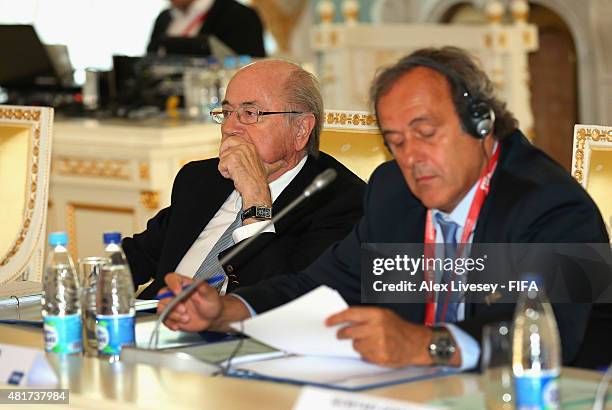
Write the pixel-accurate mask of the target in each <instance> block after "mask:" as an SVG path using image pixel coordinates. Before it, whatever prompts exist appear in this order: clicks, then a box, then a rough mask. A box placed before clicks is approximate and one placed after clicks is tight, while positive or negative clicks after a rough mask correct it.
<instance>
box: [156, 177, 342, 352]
mask: <svg viewBox="0 0 612 410" xmlns="http://www.w3.org/2000/svg"><path fill="white" fill-rule="evenodd" d="M337 175H338V174H337V172H336V170H335V169H332V168H328V169H326V170H325V171H323V172H321V173H320V174H319V175H317V176H316V177H315V179H313V180H312V182H311V183H310V185H308V186H307V187H306V189H304V191H303V192H302V193H301V194H300V196H298V197H297V198H295V199H294V200H293V201H292V202H291V203H290V204H289V205H287V206H286V207H285V208H283V209H282V210H281V211H280V212H279V213H278V214H277V215H274V216H273V217H272V219H270V220H269V221H267V222H266V223H265V224H262V225H261V226H260V227H259V228H258V229H257V231H256V232H255V234H253V236H251V237H249V238H247V239H245V240H243V241H242V242H240V243H239V244H238V246H236V247H235V248H234V249H232V250H231V251H230V252H228V254H227V255H225V256H224V257H222V258H221V259H219V264H220V265H221V266H223V265H224V264H226V263H227V262H229V261H230V260H231V259H232V258H233V257H234V256H236V255H237V254H238V253H240V252H241V251H242V250H243V249H244V248H246V247H247V246H249V244H250V243H251V242H253V241H254V240H255V239H257V237H258V236H259V235H260V234H261V232H262V231H263V230H265V229H266V228H267V227H268V226H270V225H272V224H274V223H276V222H278V221H279V220H281V219H282V218H284V216H285V215H287V214H288V213H289V212H290V211H291V210H292V209H293V208H295V207H296V206H298V205H299V204H300V203H301V202H302V201H304V200H305V199H306V198H309V197H310V196H312V195H313V194H315V193H317V192H319V191H321V190H322V189H324V188H325V187H327V186H328V185H329V183H330V182H332V181H333V180H334V179H335V178H336V176H337ZM207 273H209V272H207ZM207 276H208V275H202V276H199V277H198V278H196V279H195V280H194V281H193V282H192V283H191V285H189V286H187V287H186V288H184V289H183V290H182V291H181V292H180V293H179V294H178V295H176V297H175V298H174V299H173V300H172V301H171V302H170V303H169V304H168V305H167V306H166V308H165V309H164V311H163V312H162V313H161V315H159V318H158V319H157V322H156V323H155V328H154V329H153V332H151V337H150V338H149V346H148V348H149V349H157V343H158V340H159V328H160V325H161V323H162V322H163V321H164V320H165V319H166V317H167V316H168V315H169V314H170V312H171V311H172V309H174V307H175V306H176V305H177V304H178V303H179V302H180V301H182V300H183V299H185V297H186V296H187V295H188V294H189V293H191V291H193V290H194V289H195V288H197V287H198V286H199V285H200V284H202V283H204V282H205V281H206V279H205V277H207Z"/></svg>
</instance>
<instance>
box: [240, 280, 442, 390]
mask: <svg viewBox="0 0 612 410" xmlns="http://www.w3.org/2000/svg"><path fill="white" fill-rule="evenodd" d="M347 307H348V305H347V304H346V302H345V301H344V299H342V297H341V296H340V294H339V293H338V292H337V291H335V290H333V289H330V288H329V287H327V286H320V287H318V288H317V289H315V290H313V291H311V292H309V293H307V294H305V295H303V296H301V297H300V298H297V299H295V300H294V301H292V302H290V303H287V304H285V305H283V306H280V307H278V308H276V309H273V310H270V311H268V312H266V313H263V314H261V315H258V316H255V317H253V318H250V319H247V320H245V321H244V322H242V323H234V324H232V327H233V328H234V329H235V330H238V331H241V332H243V333H245V334H246V335H248V336H250V337H252V338H254V339H256V340H258V341H260V342H262V343H265V344H267V345H269V346H272V347H274V348H276V349H278V350H280V351H283V352H285V353H286V354H285V355H282V356H281V357H279V355H271V356H269V357H263V359H262V356H261V355H260V356H258V357H257V360H254V361H249V360H248V359H249V358H248V356H247V357H242V358H240V360H238V361H234V366H233V368H232V371H231V372H230V374H231V375H233V376H238V377H248V378H258V379H266V380H276V381H284V382H289V383H296V384H309V385H315V386H323V387H333V388H338V389H344V390H363V389H368V388H373V387H380V386H385V385H388V384H394V383H402V382H406V381H412V380H420V379H424V378H430V377H434V376H440V375H446V374H451V373H454V371H453V370H450V369H445V368H437V367H415V366H409V367H406V368H403V369H399V370H396V369H390V368H387V367H381V366H377V365H374V364H371V363H367V362H365V361H363V360H362V359H361V358H360V355H359V353H357V352H356V351H355V350H354V349H353V346H352V342H351V341H350V340H338V339H337V337H336V333H337V332H338V329H339V328H340V327H341V326H340V325H339V326H335V327H327V326H325V319H327V318H328V317H329V316H331V315H333V314H335V313H338V312H340V311H342V310H344V309H346V308H347Z"/></svg>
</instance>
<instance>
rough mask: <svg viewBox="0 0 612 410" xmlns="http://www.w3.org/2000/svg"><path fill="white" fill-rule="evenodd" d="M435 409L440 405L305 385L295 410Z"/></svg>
mask: <svg viewBox="0 0 612 410" xmlns="http://www.w3.org/2000/svg"><path fill="white" fill-rule="evenodd" d="M312 409H317V410H356V409H359V410H362V409H363V410H366V409H367V410H435V409H440V407H432V406H426V405H424V404H418V403H410V402H407V401H399V400H392V399H384V398H381V397H374V396H370V395H367V394H357V393H348V392H341V391H337V390H328V389H319V388H315V387H304V388H302V391H301V393H300V396H299V397H298V399H297V402H296V403H295V405H294V406H293V410H312Z"/></svg>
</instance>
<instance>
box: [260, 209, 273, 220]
mask: <svg viewBox="0 0 612 410" xmlns="http://www.w3.org/2000/svg"><path fill="white" fill-rule="evenodd" d="M257 218H262V219H271V218H272V210H271V209H270V208H257Z"/></svg>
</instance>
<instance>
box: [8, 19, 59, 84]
mask: <svg viewBox="0 0 612 410" xmlns="http://www.w3.org/2000/svg"><path fill="white" fill-rule="evenodd" d="M58 82H59V78H58V76H57V74H56V71H55V69H54V67H53V63H52V61H51V58H50V57H49V54H48V53H47V50H46V48H45V46H44V45H43V44H42V43H41V41H40V39H39V38H38V35H37V34H36V31H35V30H34V27H33V26H30V25H17V24H14V25H13V24H11V25H0V86H2V87H7V88H8V87H20V86H35V85H54V84H57V83H58Z"/></svg>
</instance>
